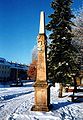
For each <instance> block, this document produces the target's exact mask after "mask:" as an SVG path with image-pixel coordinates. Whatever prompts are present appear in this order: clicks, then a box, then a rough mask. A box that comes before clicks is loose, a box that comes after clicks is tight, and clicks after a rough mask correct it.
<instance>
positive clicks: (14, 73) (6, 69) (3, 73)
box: [0, 58, 28, 82]
mask: <svg viewBox="0 0 83 120" xmlns="http://www.w3.org/2000/svg"><path fill="white" fill-rule="evenodd" d="M27 70H28V65H24V64H21V63H20V64H19V63H16V62H8V61H6V59H4V58H0V81H1V82H4V81H15V80H17V79H22V80H23V79H24V80H25V79H27Z"/></svg>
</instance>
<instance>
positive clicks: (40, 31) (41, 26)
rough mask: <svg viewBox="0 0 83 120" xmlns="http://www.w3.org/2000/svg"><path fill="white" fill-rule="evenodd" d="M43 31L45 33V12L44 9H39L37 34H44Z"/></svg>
mask: <svg viewBox="0 0 83 120" xmlns="http://www.w3.org/2000/svg"><path fill="white" fill-rule="evenodd" d="M44 33H45V13H44V11H41V13H40V28H39V34H44Z"/></svg>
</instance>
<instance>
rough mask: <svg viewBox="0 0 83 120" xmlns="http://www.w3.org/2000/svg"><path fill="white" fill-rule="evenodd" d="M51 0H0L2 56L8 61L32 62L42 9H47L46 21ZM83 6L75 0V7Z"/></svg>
mask: <svg viewBox="0 0 83 120" xmlns="http://www.w3.org/2000/svg"><path fill="white" fill-rule="evenodd" d="M50 2H51V0H0V57H3V58H5V59H7V60H8V61H15V62H19V63H25V64H29V63H31V54H32V49H33V47H34V45H35V44H36V42H37V39H36V38H37V35H38V32H39V15H40V11H42V10H43V11H45V14H46V23H48V20H49V19H48V15H50V13H51V11H52V9H51V8H50ZM81 6H82V0H74V3H73V9H74V10H77V9H79V8H80V7H81Z"/></svg>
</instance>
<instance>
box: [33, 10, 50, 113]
mask: <svg viewBox="0 0 83 120" xmlns="http://www.w3.org/2000/svg"><path fill="white" fill-rule="evenodd" d="M46 38H47V37H46V34H45V13H44V12H43V11H42V12H41V13H40V29H39V35H38V41H37V42H38V45H37V46H38V60H37V79H36V82H35V84H34V89H35V103H34V105H33V107H32V109H31V110H32V111H49V105H50V87H49V85H48V83H47V65H46V60H47V58H46V57H47V55H46V53H47V51H46V43H47V42H46Z"/></svg>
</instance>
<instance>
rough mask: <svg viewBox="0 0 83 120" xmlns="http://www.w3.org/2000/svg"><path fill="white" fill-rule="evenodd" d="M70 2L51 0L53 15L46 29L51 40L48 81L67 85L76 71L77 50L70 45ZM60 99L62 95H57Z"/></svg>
mask: <svg viewBox="0 0 83 120" xmlns="http://www.w3.org/2000/svg"><path fill="white" fill-rule="evenodd" d="M71 4H72V0H53V1H52V3H51V8H53V13H52V14H51V15H50V16H49V18H50V19H51V20H50V22H49V23H48V24H47V25H46V29H47V30H49V31H50V35H49V39H50V40H51V42H50V45H49V52H48V64H47V65H48V79H50V80H52V81H53V83H55V82H59V83H61V86H62V84H63V83H64V84H65V83H68V82H69V81H71V79H72V75H74V77H75V75H76V73H77V71H78V66H77V59H76V57H77V56H76V53H77V52H78V51H77V48H76V47H75V46H74V45H73V44H72V37H73V35H72V25H74V24H73V22H72V20H71V18H74V15H73V14H72V11H71ZM59 97H62V93H60V94H59Z"/></svg>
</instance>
